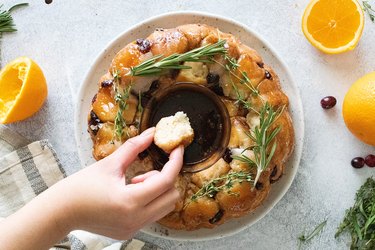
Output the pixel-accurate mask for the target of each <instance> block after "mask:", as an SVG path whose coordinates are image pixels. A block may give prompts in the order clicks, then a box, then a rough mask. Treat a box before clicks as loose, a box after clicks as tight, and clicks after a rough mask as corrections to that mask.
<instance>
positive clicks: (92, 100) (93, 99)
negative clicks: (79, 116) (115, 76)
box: [91, 94, 98, 104]
mask: <svg viewBox="0 0 375 250" xmlns="http://www.w3.org/2000/svg"><path fill="white" fill-rule="evenodd" d="M96 97H98V94H95V95H94V97H93V98H92V99H91V104H93V103H94V102H95V101H96Z"/></svg>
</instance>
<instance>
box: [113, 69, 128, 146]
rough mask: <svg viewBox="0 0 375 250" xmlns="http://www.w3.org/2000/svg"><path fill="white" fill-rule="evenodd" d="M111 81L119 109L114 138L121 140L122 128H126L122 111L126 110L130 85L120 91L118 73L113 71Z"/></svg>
mask: <svg viewBox="0 0 375 250" xmlns="http://www.w3.org/2000/svg"><path fill="white" fill-rule="evenodd" d="M112 75H113V81H114V84H113V86H114V91H115V102H116V103H117V104H118V106H119V108H118V110H117V113H116V117H115V137H116V138H117V139H118V140H121V138H122V136H123V134H124V128H126V121H125V118H124V116H123V113H124V111H125V110H126V109H127V107H128V104H127V101H128V99H129V97H130V89H131V84H129V86H128V87H126V88H124V89H122V90H121V89H120V87H119V86H120V84H119V82H120V79H121V77H120V73H119V71H118V70H115V71H113V73H112Z"/></svg>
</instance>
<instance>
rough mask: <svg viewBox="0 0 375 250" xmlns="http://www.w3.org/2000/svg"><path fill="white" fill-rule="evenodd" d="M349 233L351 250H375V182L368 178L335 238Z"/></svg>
mask: <svg viewBox="0 0 375 250" xmlns="http://www.w3.org/2000/svg"><path fill="white" fill-rule="evenodd" d="M344 231H348V232H349V233H350V235H351V237H352V243H351V249H361V250H370V249H375V180H374V179H373V178H368V179H367V180H366V182H365V183H364V184H363V185H362V186H361V187H360V188H359V190H358V191H357V194H356V197H355V202H354V205H353V206H352V207H351V208H349V209H348V210H347V211H346V214H345V217H344V219H343V221H342V222H341V224H340V225H339V227H338V229H337V232H336V234H335V237H339V236H340V235H341V234H342V233H343V232H344Z"/></svg>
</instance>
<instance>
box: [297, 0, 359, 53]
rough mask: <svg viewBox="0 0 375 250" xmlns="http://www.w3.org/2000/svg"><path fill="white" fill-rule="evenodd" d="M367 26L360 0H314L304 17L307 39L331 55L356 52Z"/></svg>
mask: <svg viewBox="0 0 375 250" xmlns="http://www.w3.org/2000/svg"><path fill="white" fill-rule="evenodd" d="M363 26H364V18H363V10H362V7H361V5H360V4H359V3H358V1H356V0H312V1H311V2H310V3H309V5H308V6H307V8H306V9H305V12H304V14H303V17H302V30H303V33H304V34H305V36H306V38H307V40H309V42H310V43H311V44H312V45H313V46H315V47H316V48H317V49H319V50H321V51H323V52H325V53H328V54H338V53H342V52H346V51H349V50H352V49H354V48H355V47H356V46H357V44H358V42H359V39H360V38H361V35H362V31H363Z"/></svg>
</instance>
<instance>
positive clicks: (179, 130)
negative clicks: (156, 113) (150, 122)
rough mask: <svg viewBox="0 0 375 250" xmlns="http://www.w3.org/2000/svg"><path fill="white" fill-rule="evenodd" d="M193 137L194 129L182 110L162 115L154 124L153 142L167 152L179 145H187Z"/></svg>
mask: <svg viewBox="0 0 375 250" xmlns="http://www.w3.org/2000/svg"><path fill="white" fill-rule="evenodd" d="M193 139H194V131H193V129H192V127H191V126H190V122H189V118H188V117H187V115H186V114H185V113H184V112H181V111H180V112H177V113H176V114H175V115H172V116H168V117H164V118H162V119H161V120H160V121H159V122H158V124H156V130H155V136H154V143H155V145H156V146H158V147H159V148H161V149H162V150H163V151H164V152H166V153H168V154H169V153H170V152H172V150H173V149H175V148H176V147H178V146H179V145H184V147H187V146H189V145H190V143H191V142H192V141H193Z"/></svg>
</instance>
